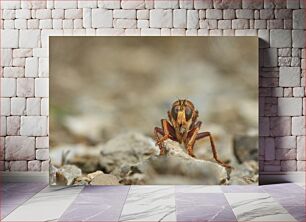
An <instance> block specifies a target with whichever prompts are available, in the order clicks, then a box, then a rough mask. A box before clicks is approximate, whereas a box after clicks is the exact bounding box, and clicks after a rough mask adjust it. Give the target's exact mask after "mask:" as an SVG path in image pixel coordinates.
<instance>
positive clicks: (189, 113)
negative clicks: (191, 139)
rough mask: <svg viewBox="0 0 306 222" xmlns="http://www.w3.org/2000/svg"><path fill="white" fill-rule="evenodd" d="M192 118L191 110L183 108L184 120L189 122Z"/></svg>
mask: <svg viewBox="0 0 306 222" xmlns="http://www.w3.org/2000/svg"><path fill="white" fill-rule="evenodd" d="M191 117H192V110H191V108H190V107H188V106H187V107H186V108H185V118H186V121H188V120H190V119H191Z"/></svg>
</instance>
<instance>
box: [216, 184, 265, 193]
mask: <svg viewBox="0 0 306 222" xmlns="http://www.w3.org/2000/svg"><path fill="white" fill-rule="evenodd" d="M220 187H221V189H222V191H223V192H224V193H264V192H265V191H264V190H263V189H262V188H261V187H260V186H257V185H256V186H254V185H230V186H220Z"/></svg>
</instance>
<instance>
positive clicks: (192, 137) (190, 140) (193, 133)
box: [185, 121, 202, 157]
mask: <svg viewBox="0 0 306 222" xmlns="http://www.w3.org/2000/svg"><path fill="white" fill-rule="evenodd" d="M201 124H202V122H200V121H199V122H197V123H196V124H195V125H194V127H193V128H192V129H191V130H190V131H189V132H188V134H187V138H186V141H185V146H186V148H187V151H188V154H189V155H190V156H192V157H194V154H193V147H194V144H195V141H196V139H197V135H198V132H199V130H200V128H201Z"/></svg>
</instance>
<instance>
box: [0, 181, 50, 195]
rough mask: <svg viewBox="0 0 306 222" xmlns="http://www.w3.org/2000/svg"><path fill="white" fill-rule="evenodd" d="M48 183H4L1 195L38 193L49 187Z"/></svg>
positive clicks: (0, 189)
mask: <svg viewBox="0 0 306 222" xmlns="http://www.w3.org/2000/svg"><path fill="white" fill-rule="evenodd" d="M47 186H48V184H46V183H3V184H1V186H0V191H1V193H4V192H5V193H37V192H39V191H41V190H42V189H43V188H45V187H47Z"/></svg>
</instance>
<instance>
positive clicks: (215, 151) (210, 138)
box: [196, 132, 232, 168]
mask: <svg viewBox="0 0 306 222" xmlns="http://www.w3.org/2000/svg"><path fill="white" fill-rule="evenodd" d="M205 137H209V140H210V145H211V149H212V152H213V156H214V159H215V160H216V161H217V162H218V163H219V164H220V165H222V166H224V167H226V168H232V167H231V166H229V165H227V164H226V163H224V162H223V161H221V160H220V159H219V157H218V155H217V150H216V147H215V143H214V139H213V137H212V136H211V133H210V132H203V133H199V134H198V135H197V136H196V140H199V139H202V138H205Z"/></svg>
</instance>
